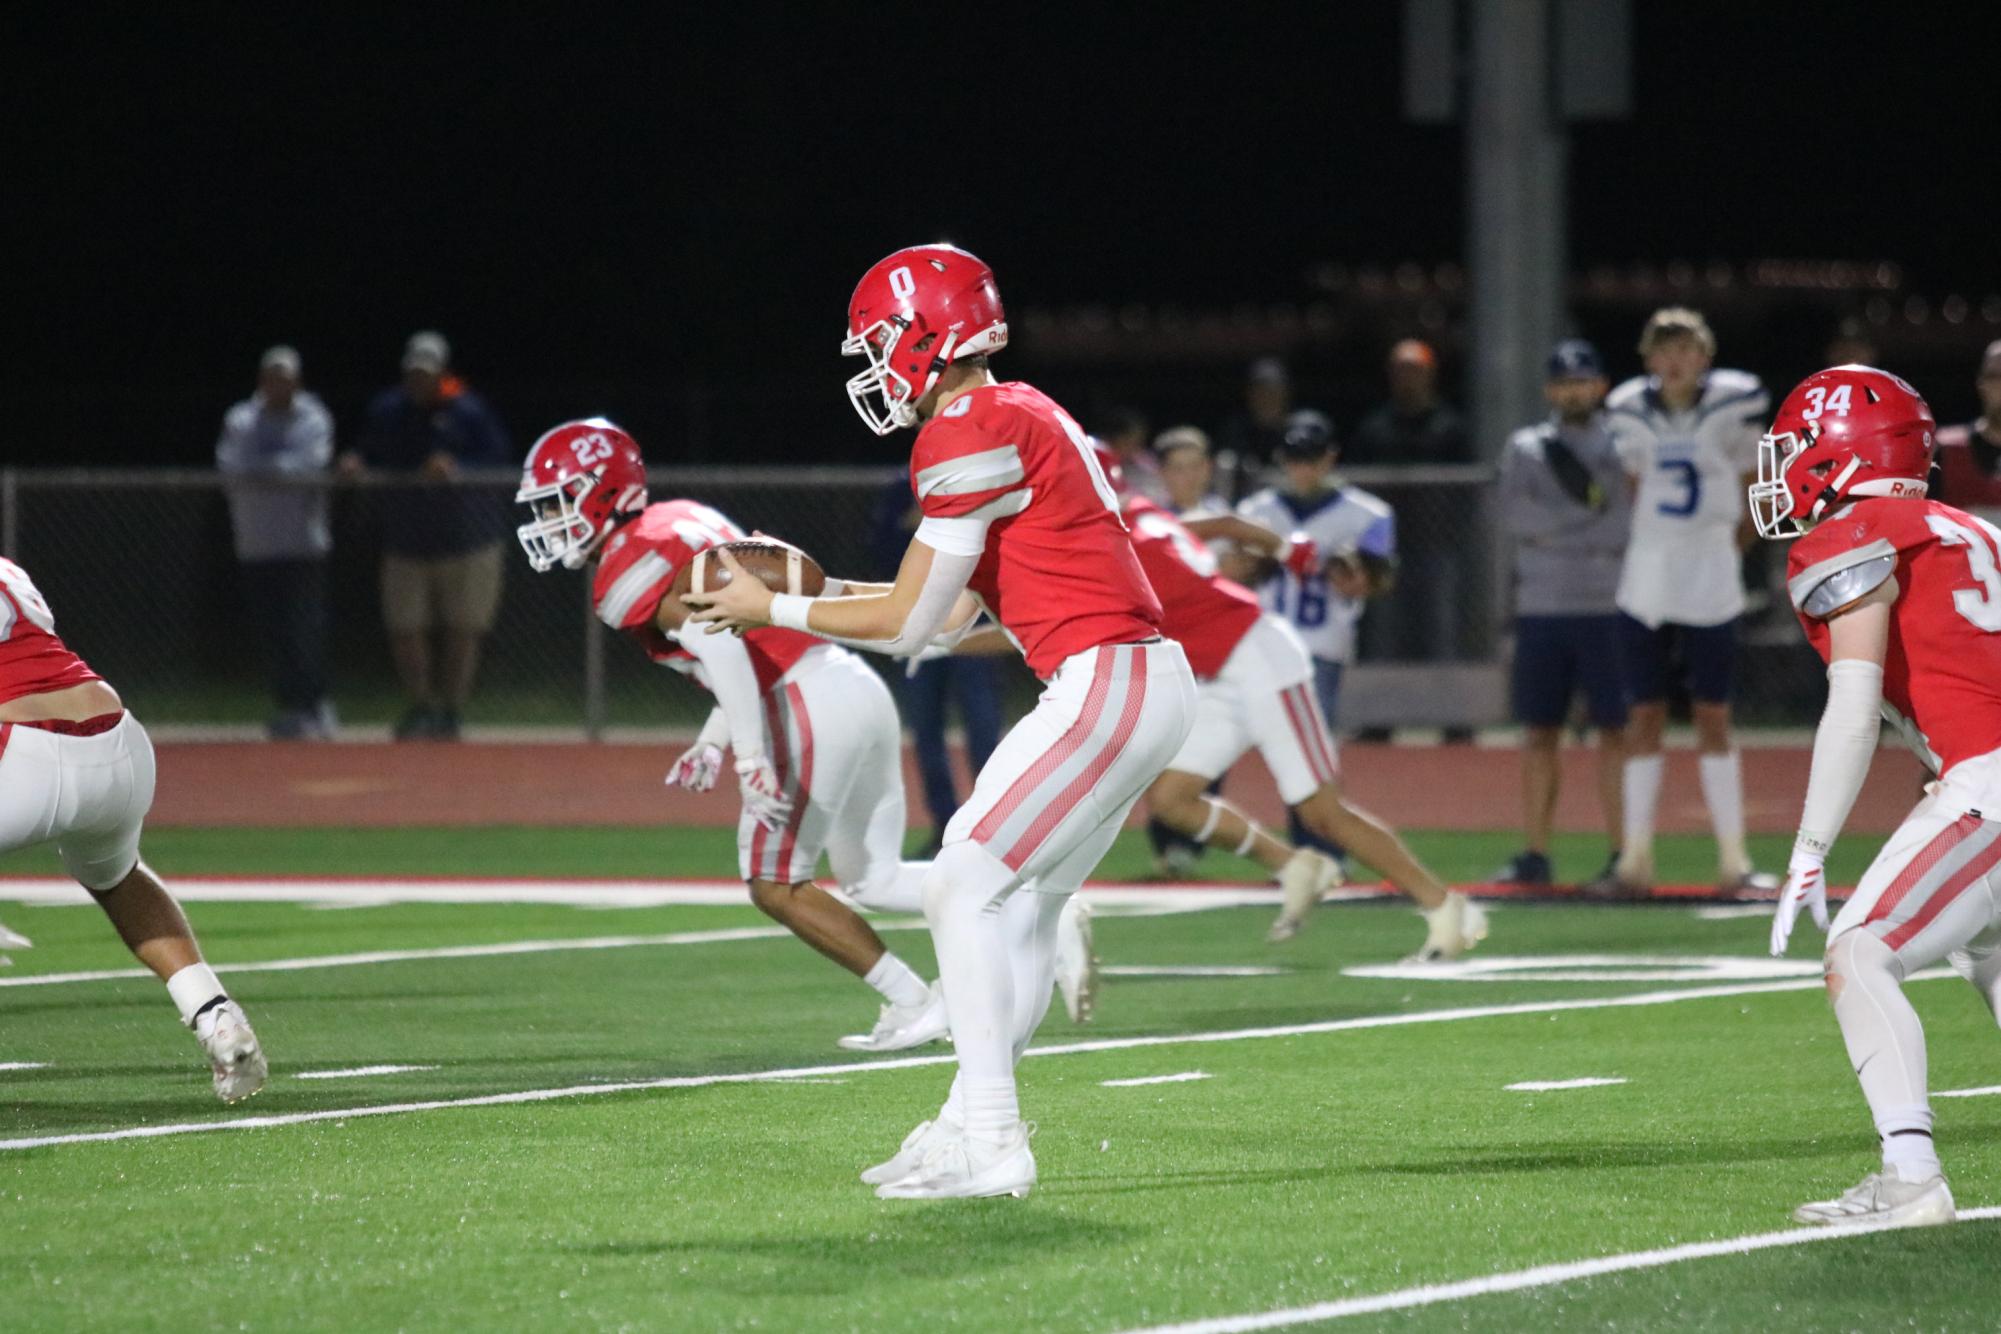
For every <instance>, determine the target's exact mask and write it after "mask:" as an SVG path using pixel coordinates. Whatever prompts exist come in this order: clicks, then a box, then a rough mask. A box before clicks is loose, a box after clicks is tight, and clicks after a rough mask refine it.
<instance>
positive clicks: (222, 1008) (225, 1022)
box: [195, 1000, 271, 1102]
mask: <svg viewBox="0 0 2001 1334" xmlns="http://www.w3.org/2000/svg"><path fill="white" fill-rule="evenodd" d="M195 1041H197V1042H199V1043H201V1049H202V1051H203V1052H204V1053H206V1054H207V1056H208V1063H209V1067H210V1069H212V1070H213V1071H214V1072H215V1096H216V1097H218V1098H221V1099H222V1100H223V1101H224V1102H242V1101H243V1100H244V1099H245V1098H247V1097H249V1096H250V1095H251V1094H253V1093H255V1092H257V1090H258V1089H261V1088H263V1087H264V1080H265V1078H266V1077H267V1076H268V1075H269V1074H270V1073H271V1067H270V1066H269V1065H268V1064H266V1062H265V1060H264V1049H263V1048H262V1047H260V1046H258V1045H257V1035H256V1034H255V1033H253V1032H251V1031H250V1021H249V1020H248V1019H246V1018H244V1017H243V1008H242V1007H241V1006H239V1005H238V1004H237V1003H236V1002H235V1001H233V1000H226V1001H224V1002H223V1003H222V1004H220V1005H217V1006H214V1007H212V1008H210V1009H207V1010H203V1011H202V1012H201V1013H200V1014H198V1015H196V1016H195Z"/></svg>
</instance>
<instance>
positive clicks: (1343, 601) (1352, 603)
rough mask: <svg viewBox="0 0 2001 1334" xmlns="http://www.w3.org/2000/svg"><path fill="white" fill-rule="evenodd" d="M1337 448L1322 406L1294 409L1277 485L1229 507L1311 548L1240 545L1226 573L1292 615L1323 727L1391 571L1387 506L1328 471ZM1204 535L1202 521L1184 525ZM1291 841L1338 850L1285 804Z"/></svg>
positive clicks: (1335, 711) (1333, 715) (1391, 520)
mask: <svg viewBox="0 0 2001 1334" xmlns="http://www.w3.org/2000/svg"><path fill="white" fill-rule="evenodd" d="M1339 454H1340V450H1339V448H1338V447H1337V445H1336V444H1335V441H1334V427H1333V424H1332V423H1331V422H1329V421H1328V420H1327V418H1326V416H1325V415H1324V414H1322V413H1318V412H1314V411H1312V410H1311V409H1303V410H1301V411H1299V412H1295V413H1293V414H1292V416H1291V417H1290V418H1288V419H1287V421H1286V427H1285V438H1284V439H1283V440H1282V441H1281V442H1280V444H1279V447H1278V461H1279V467H1280V470H1281V471H1282V472H1283V474H1284V477H1285V483H1284V485H1283V486H1268V487H1266V488H1265V489H1264V490H1262V491H1258V492H1255V493H1253V494H1251V495H1249V496H1247V497H1245V498H1244V500H1243V501H1242V503H1240V504H1239V505H1238V506H1237V513H1238V514H1239V515H1240V516H1242V517H1243V518H1245V519H1248V520H1250V521H1251V522H1252V523H1255V524H1259V525H1262V526H1263V527H1265V528H1269V529H1271V530H1272V531H1273V532H1277V533H1299V534H1303V535H1304V536H1305V537H1306V538H1307V539H1309V540H1310V541H1311V542H1312V543H1313V545H1314V546H1315V547H1316V548H1318V550H1319V551H1320V552H1321V554H1322V555H1323V557H1324V558H1325V560H1324V563H1323V564H1322V565H1321V566H1320V567H1319V568H1318V569H1317V570H1313V571H1304V572H1302V571H1299V570H1292V569H1286V568H1285V567H1284V566H1282V565H1278V564H1275V563H1273V562H1270V561H1254V560H1251V559H1249V558H1248V557H1246V556H1244V554H1243V553H1241V552H1240V553H1239V556H1238V558H1235V559H1232V560H1229V561H1226V562H1225V563H1224V570H1225V572H1226V573H1227V574H1229V575H1230V577H1231V578H1234V579H1237V580H1239V581H1240V582H1243V583H1249V584H1253V585H1254V586H1255V587H1256V588H1257V590H1258V596H1259V598H1260V600H1261V601H1262V602H1263V603H1264V605H1265V607H1266V609H1268V610H1270V611H1273V612H1275V613H1277V614H1278V615H1279V616H1281V617H1283V618H1285V619H1286V620H1287V621H1289V622H1291V623H1292V627H1293V629H1295V630H1297V631H1298V632H1299V637H1300V639H1301V640H1303V641H1304V642H1305V644H1306V649H1307V652H1308V653H1310V654H1312V656H1313V694H1314V698H1315V699H1316V700H1318V701H1319V704H1320V714H1321V717H1323V718H1325V719H1326V720H1327V726H1328V727H1329V728H1330V729H1332V728H1334V727H1336V726H1337V725H1338V720H1339V718H1340V712H1341V711H1340V701H1341V676H1342V673H1343V672H1345V671H1346V670H1347V667H1348V664H1349V663H1350V662H1352V661H1354V658H1355V627H1356V625H1357V623H1358V622H1360V621H1361V619H1362V609H1363V605H1364V604H1365V603H1366V602H1367V601H1368V600H1369V599H1371V598H1375V597H1380V596H1381V595H1382V594H1384V593H1386V592H1388V591H1389V588H1390V585H1391V583H1392V581H1393V579H1394V577H1395V572H1396V549H1397V532H1396V513H1395V511H1393V510H1392V509H1391V508H1390V507H1389V504H1388V503H1387V502H1385V501H1384V500H1382V499H1380V498H1379V497H1377V496H1373V495H1370V494H1369V493H1368V492H1367V491H1364V490H1362V489H1361V488H1360V487H1358V486H1345V485H1343V484H1342V483H1341V482H1340V481H1339V480H1338V479H1337V478H1336V477H1335V476H1334V463H1335V460H1336V459H1337V458H1338V457H1339ZM1191 526H1192V527H1193V528H1194V530H1195V531H1196V532H1197V533H1200V534H1201V535H1202V536H1203V537H1204V538H1208V537H1210V536H1212V535H1213V534H1212V532H1211V531H1210V526H1209V525H1206V524H1203V523H1195V524H1193V525H1191ZM1287 823H1288V826H1289V827H1290V829H1291V832H1292V840H1293V842H1294V843H1295V844H1306V845H1308V846H1312V847H1317V848H1320V849H1322V850H1324V851H1326V852H1329V853H1332V854H1333V855H1334V856H1336V857H1337V858H1338V857H1342V856H1344V855H1345V850H1344V849H1342V848H1340V847H1337V846H1335V845H1334V844H1332V843H1329V842H1327V841H1325V840H1324V839H1322V838H1320V837H1319V836H1318V835H1316V834H1314V833H1313V832H1312V831H1311V830H1309V829H1307V828H1306V826H1305V825H1303V824H1301V823H1300V821H1299V817H1298V816H1297V815H1296V814H1293V813H1291V812H1288V813H1287Z"/></svg>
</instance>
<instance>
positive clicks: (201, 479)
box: [0, 466, 1819, 736]
mask: <svg viewBox="0 0 2001 1334" xmlns="http://www.w3.org/2000/svg"><path fill="white" fill-rule="evenodd" d="M1344 477H1345V479H1346V480H1348V481H1350V482H1352V483H1354V484H1355V485H1359V486H1362V487H1365V488H1366V489H1368V490H1370V491H1372V492H1374V493H1375V494H1377V495H1379V496H1381V497H1382V498H1383V499H1384V500H1386V501H1388V502H1389V503H1390V504H1391V505H1392V506H1394V507H1395V509H1396V511H1397V529H1398V540H1399V545H1400V548H1401V562H1402V571H1401V574H1400V577H1399V582H1398V585H1397V587H1396V589H1395V590H1394V591H1393V592H1392V593H1391V594H1390V595H1389V596H1388V597H1387V598H1385V599H1383V600H1382V601H1381V602H1378V603H1376V604H1373V605H1372V606H1371V607H1370V609H1369V611H1368V613H1367V614H1366V615H1365V617H1364V618H1363V622H1362V629H1361V636H1360V652H1359V658H1360V661H1359V663H1358V664H1357V665H1356V667H1355V668H1354V669H1353V671H1352V673H1351V676H1350V678H1349V684H1348V686H1347V687H1346V688H1344V691H1343V715H1344V716H1343V717H1342V719H1341V725H1342V726H1343V727H1344V728H1353V727H1365V726H1393V725H1454V724H1463V725H1474V726H1477V725H1482V724H1488V723H1496V722H1502V721H1505V719H1506V717H1507V693H1506V670H1505V666H1506V655H1507V652H1508V650H1509V638H1508V634H1507V617H1508V574H1507V571H1508V563H1507V560H1508V557H1507V551H1506V549H1505V546H1504V545H1503V544H1502V543H1501V542H1500V541H1499V539H1498V538H1497V537H1496V533H1495V526H1494V515H1493V512H1492V508H1493V474H1492V472H1491V470H1490V469H1487V468H1484V467H1477V466H1467V467H1433V468H1426V469H1396V468H1370V469H1353V470H1349V471H1348V472H1346V473H1345V474H1344ZM650 481H651V484H652V487H653V493H654V495H655V496H658V497H667V496H689V497H693V498H697V499H700V500H701V501H703V502H705V503H707V504H711V505H714V506H715V507H717V508H718V509H720V510H722V511H723V512H724V513H725V514H728V515H729V516H730V517H731V518H733V519H734V520H735V521H736V522H737V523H739V524H741V525H743V526H744V527H745V528H752V529H763V530H765V531H768V532H771V533H775V534H778V535H781V536H783V537H785V538H787V539H788V540H791V541H794V542H796V543H798V544H799V545H800V546H802V547H804V548H805V549H807V550H808V551H811V552H812V553H813V554H814V555H815V557H816V558H818V559H819V560H820V561H821V563H822V564H823V565H824V566H825V567H826V568H827V569H828V570H830V571H833V572H836V573H842V574H849V575H864V576H876V577H885V576H887V575H888V574H889V573H892V572H893V568H894V559H895V556H896V554H897V553H900V551H901V550H902V546H903V542H904V540H905V534H906V531H907V529H906V528H905V526H904V521H905V520H906V511H907V508H908V504H907V500H908V492H907V490H903V489H902V488H904V487H905V486H906V485H907V483H906V481H905V474H904V472H903V470H902V469H900V468H894V467H885V468H845V467H841V468H834V467H817V468H815V467H802V468H772V467H755V468H752V467H744V468H732V467H704V468H678V469H656V470H654V471H653V473H652V474H651V477H650ZM517 483H518V476H517V474H515V473H514V472H512V471H511V470H510V471H506V472H498V471H496V472H490V473H481V474H477V475H469V476H467V477H464V478H462V479H460V480H459V481H458V482H457V483H456V485H459V486H461V487H465V488H468V489H470V490H474V491H479V492H483V493H487V494H490V495H492V496H493V497H494V498H495V499H496V500H498V501H500V502H501V503H502V504H504V505H505V506H506V507H507V509H508V512H509V514H510V515H511V516H516V517H518V514H519V512H518V511H517V510H516V509H515V508H514V507H513V505H512V500H513V494H514V489H515V487H516V485H517ZM277 484H279V485H295V486H303V487H313V488H325V489H327V490H328V491H329V492H330V501H331V506H330V509H331V517H332V534H333V551H332V555H331V556H330V558H329V560H328V565H327V574H328V586H329V598H330V609H331V621H332V636H331V642H330V647H329V659H330V661H329V664H328V666H329V673H330V677H331V680H332V696H333V699H334V701H335V703H336V705H337V706H338V709H339V711H340V714H341V717H342V720H343V723H344V724H346V725H350V726H352V725H356V724H359V725H363V726H378V725H384V724H387V723H389V722H390V721H391V720H393V719H394V718H395V717H396V716H397V715H398V714H399V713H400V712H401V710H402V708H403V706H404V703H405V701H404V699H403V696H402V693H401V691H400V689H399V687H398V684H397V679H396V674H395V671H394V668H393V665H392V663H391V659H390V654H389V649H388V642H387V637H386V635H385V633H384V631H383V629H382V618H381V603H380V592H379V573H378V569H379V560H380V553H381V549H382V527H383V521H384V512H385V510H386V509H388V508H389V506H388V505H386V504H385V502H386V501H387V500H388V499H389V493H390V492H392V491H393V490H395V489H397V488H398V487H401V486H407V485H408V483H407V482H396V481H390V480H385V479H381V478H373V477H370V478H363V479H359V480H357V481H336V480H335V479H333V478H330V477H316V478H305V479H299V480H298V481H296V482H291V483H277ZM510 522H512V519H510ZM502 540H503V544H504V550H503V552H502V556H503V560H502V564H503V568H504V570H505V576H504V587H503V592H502V596H501V601H500V611H499V615H498V619H497V621H496V623H495V626H494V630H493V633H492V635H491V636H490V637H489V638H488V639H487V641H486V644H485V649H484V653H483V657H482V661H481V666H480V670H479V676H478V682H477V685H476V687H475V690H474V695H473V699H472V701H471V703H470V705H469V706H468V709H467V715H466V717H467V721H468V722H469V723H472V724H475V725H482V726H487V727H509V726H512V727H561V728H567V729H582V730H583V731H585V732H586V733H587V734H589V735H592V736H596V735H600V734H601V733H602V732H603V731H604V730H606V729H607V728H616V727H659V726H676V727H692V726H694V725H696V724H698V723H699V721H700V719H701V717H702V715H703V714H704V712H705V711H706V709H705V702H704V700H703V699H702V698H701V697H700V696H699V695H698V693H697V692H695V691H692V690H690V689H688V688H687V687H686V686H685V684H683V683H679V682H675V681H670V680H669V679H668V678H669V676H670V674H669V673H665V672H662V671H661V670H659V669H658V668H656V667H653V666H652V665H651V664H649V663H648V662H647V661H646V659H645V657H644V655H642V654H640V653H637V652H634V651H633V650H632V649H631V648H630V647H629V646H628V645H625V644H620V643H614V642H613V641H614V640H617V639H618V638H619V636H617V635H615V634H613V633H612V632H611V631H609V630H607V629H605V628H604V627H602V626H600V625H599V624H598V623H597V622H596V620H595V619H594V618H593V617H592V616H591V615H590V609H589V605H588V589H587V583H586V579H585V577H584V576H583V575H581V574H577V573H573V572H570V571H563V570H557V571H552V572H550V573H548V574H544V575H537V574H535V573H534V572H533V571H531V570H530V569H529V568H528V565H527V562H526V561H525V560H523V559H521V558H519V557H518V556H517V555H516V553H515V548H514V539H513V536H512V532H511V529H510V531H509V532H508V533H507V534H506V535H505V536H504V537H503V539H502ZM0 554H5V555H7V556H9V557H10V558H12V559H14V560H16V561H18V562H19V563H21V564H22V565H23V566H25V567H26V568H27V569H28V570H29V571H30V573H31V574H32V575H33V576H34V578H35V580H36V582H37V583H38V584H39V585H40V587H41V589H42V591H43V592H44V593H45V594H46V595H47V597H48V599H49V601H50V603H51V604H52V605H53V607H54V608H55V611H56V615H57V618H58V624H59V627H60V629H61V632H62V633H63V635H64V636H65V638H66V639H67V640H68V641H69V642H70V643H71V644H72V645H73V646H74V647H76V648H77V649H78V650H79V651H80V652H82V653H83V654H84V655H85V656H86V657H88V658H89V660H90V661H91V663H92V665H93V666H94V667H96V668H97V670H98V671H100V672H101V673H103V674H104V675H105V676H106V677H108V678H109V679H111V680H112V681H114V682H115V683H116V684H117V686H118V688H119V690H120V691H121V693H123V694H125V695H126V696H127V698H128V699H129V700H130V701H131V702H132V704H133V707H134V708H135V709H136V710H138V711H140V712H141V713H143V714H144V716H146V717H147V718H148V720H149V721H153V722H156V723H163V724H183V725H228V724H261V723H262V722H264V721H265V720H266V719H267V718H268V717H269V716H270V715H271V713H272V704H271V701H270V698H269V691H268V676H267V672H266V667H265V664H264V660H263V648H262V645H261V643H260V642H259V635H258V634H257V632H256V630H255V617H254V615H253V609H252V608H251V607H250V606H249V605H248V604H247V601H246V597H245V593H244V580H243V577H242V572H241V569H240V567H239V566H238V564H237V561H236V558H235V555H234V550H233V547H232V543H231V534H230V519H229V510H228V506H227V504H226V500H225V490H224V483H223V479H222V478H221V477H220V476H219V475H217V474H215V473H213V472H208V471H203V470H115V471H113V470H39V469H37V470H29V469H0ZM1770 610H1771V611H1772V612H1780V613H1782V612H1783V611H1784V607H1783V606H1782V605H1780V606H1776V607H1773V608H1771V609H1770ZM1784 619H1785V618H1783V617H1778V616H1772V615H1767V616H1766V617H1765V618H1764V619H1763V620H1758V619H1755V618H1754V620H1753V622H1752V623H1751V624H1750V625H1749V626H1747V633H1746V635H1745V648H1744V653H1745V654H1746V663H1745V666H1746V671H1745V674H1744V680H1745V687H1746V688H1745V692H1744V708H1745V711H1746V713H1747V716H1749V717H1751V718H1753V719H1755V720H1758V721H1766V722H1789V723H1798V722H1805V721H1811V701H1812V700H1813V699H1814V698H1817V696H1816V695H1815V693H1814V691H1813V689H1812V688H1811V687H1812V686H1813V684H1814V683H1815V682H1816V681H1817V679H1818V675H1819V673H1818V664H1817V662H1815V661H1813V655H1812V653H1811V650H1808V649H1806V648H1805V647H1804V645H1803V643H1801V642H1800V637H1799V635H1798V632H1797V630H1796V629H1789V627H1788V626H1787V625H1785V624H1783V623H1782V622H1783V621H1784ZM1032 689H1033V683H1032V682H1031V681H1030V680H1029V679H1028V678H1027V676H1026V673H1025V672H1023V673H1021V674H1020V676H1019V677H1018V679H1017V681H1016V690H1017V693H1018V694H1019V695H1020V697H1021V699H1022V700H1023V701H1025V700H1026V698H1027V695H1028V693H1029V692H1030V691H1031V690H1032Z"/></svg>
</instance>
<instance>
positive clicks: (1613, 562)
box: [1497, 338, 1631, 885]
mask: <svg viewBox="0 0 2001 1334" xmlns="http://www.w3.org/2000/svg"><path fill="white" fill-rule="evenodd" d="M1606 388H1607V385H1606V380H1605V368H1604V365H1603V363H1602V362H1601V361H1600V360H1599V358H1598V351H1597V349H1596V348H1594V347H1592V346H1591V344H1589V343H1587V342H1585V341H1583V340H1582V339H1577V338H1573V339H1569V340H1567V341H1565V342H1562V343H1559V344H1557V347H1556V350H1555V351H1554V352H1552V353H1551V354H1550V358H1549V372H1548V376H1547V378H1546V380H1545V383H1544V386H1543V394H1544V396H1545V397H1546V398H1547V399H1548V400H1549V406H1550V415H1549V418H1548V419H1547V420H1546V421H1543V422H1541V423H1540V424H1538V425H1535V426H1528V427H1524V428H1523V429H1521V430H1519V431H1516V432H1515V433H1514V435H1513V436H1512V437H1510V438H1509V440H1508V448H1507V450H1506V452H1505V453H1504V454H1503V455H1502V456H1501V482H1500V486H1501V516H1502V523H1503V524H1504V525H1505V527H1506V530H1507V533H1508V536H1509V537H1511V538H1512V539H1514V546H1515V557H1514V579H1515V668H1514V697H1515V716H1516V718H1517V719H1519V720H1520V722H1521V723H1522V725H1523V726H1524V727H1525V728H1526V729H1527V733H1526V737H1525V739H1524V741H1523V745H1522V809H1523V816H1524V823H1525V825H1526V833H1527V840H1528V841H1527V846H1526V848H1525V849H1524V850H1523V851H1522V852H1520V853H1518V854H1517V855H1516V856H1515V858H1514V859H1513V860H1512V861H1510V862H1509V863H1508V865H1507V866H1506V867H1505V868H1504V869H1503V870H1502V871H1501V873H1500V874H1499V876H1498V877H1497V878H1498V879H1501V880H1506V881H1514V882H1516V883H1520V884H1530V885H1546V884H1549V883H1550V882H1551V880H1552V879H1553V878H1554V877H1553V874H1552V870H1551V866H1550V858H1549V847H1550V826H1551V823H1552V820H1553V818H1554V815H1555V811H1556V794H1557V780H1558V770H1559V762H1558V761H1559V755H1558V751H1559V746H1560V743H1561V741H1562V737H1563V725H1564V722H1565V721H1566V719H1568V717H1569V715H1570V709H1571V703H1572V700H1573V699H1574V698H1575V697H1576V696H1578V695H1582V696H1583V697H1584V707H1585V711H1586V713H1587V715H1588V716H1589V717H1590V720H1591V725H1592V726H1593V727H1595V728H1597V729H1598V802H1599V806H1600V807H1601V809H1602V812H1603V814H1604V819H1605V830H1606V833H1607V835H1608V836H1609V838H1610V840H1611V843H1612V845H1613V851H1612V855H1611V858H1610V860H1608V861H1607V863H1606V869H1605V871H1604V872H1602V873H1601V878H1602V877H1603V876H1609V875H1610V874H1611V868H1612V864H1613V863H1614V862H1616V861H1617V860H1618V852H1617V845H1618V840H1619V834H1620V827H1621V826H1620V784H1621V781H1622V776H1623V771H1624V764H1625V747H1624V741H1623V729H1624V728H1625V725H1626V694H1625V687H1624V684H1623V682H1622V679H1621V672H1620V662H1619V617H1618V608H1617V606H1616V605H1615V598H1616V596H1617V594H1618V590H1619V570H1620V564H1621V559H1622V556H1623V553H1624V551H1625V548H1626V530H1627V526H1628V524H1629V523H1630V519H1631V505H1630V498H1629V487H1628V484H1627V481H1626V474H1625V469H1624V467H1623V465H1622V464H1621V463H1620V461H1619V457H1618V454H1617V451H1616V450H1615V449H1614V448H1613V444H1612V437H1611V433H1610V432H1609V431H1608V430H1607V429H1606V426H1605V413H1604V404H1605V392H1606Z"/></svg>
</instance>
